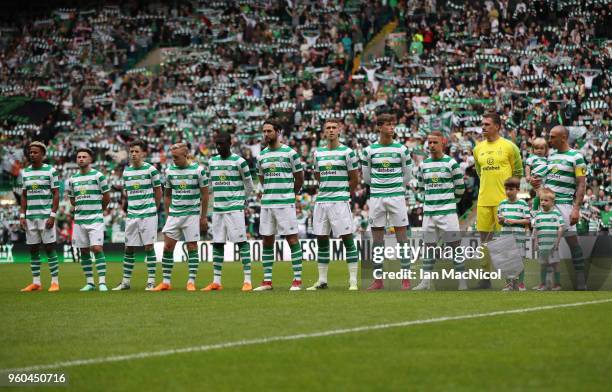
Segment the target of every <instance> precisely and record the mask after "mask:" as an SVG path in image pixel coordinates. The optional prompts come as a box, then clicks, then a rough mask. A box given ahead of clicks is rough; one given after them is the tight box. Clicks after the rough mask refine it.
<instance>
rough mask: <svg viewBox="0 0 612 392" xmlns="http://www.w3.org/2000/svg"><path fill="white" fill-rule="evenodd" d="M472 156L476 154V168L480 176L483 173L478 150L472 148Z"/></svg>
mask: <svg viewBox="0 0 612 392" xmlns="http://www.w3.org/2000/svg"><path fill="white" fill-rule="evenodd" d="M472 156H474V170H476V175H477V176H478V177H480V175H481V174H482V168H481V167H480V163H479V162H478V150H477V149H474V150H472Z"/></svg>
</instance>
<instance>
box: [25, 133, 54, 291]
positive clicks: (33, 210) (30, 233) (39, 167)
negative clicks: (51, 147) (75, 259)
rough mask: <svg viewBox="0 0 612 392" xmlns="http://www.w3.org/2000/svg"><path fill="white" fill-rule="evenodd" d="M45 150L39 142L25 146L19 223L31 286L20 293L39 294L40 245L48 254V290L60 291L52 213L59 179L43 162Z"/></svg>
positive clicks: (49, 166)
mask: <svg viewBox="0 0 612 392" xmlns="http://www.w3.org/2000/svg"><path fill="white" fill-rule="evenodd" d="M46 152H47V147H46V146H45V145H44V144H43V143H41V142H32V143H30V145H29V146H28V157H29V159H30V163H31V164H30V166H28V167H26V168H25V169H23V170H22V172H21V176H20V178H19V181H20V183H21V185H22V187H23V190H22V192H21V212H20V214H19V222H20V224H21V227H22V228H23V229H24V230H25V232H26V244H28V245H29V246H30V260H31V270H32V284H30V285H28V286H27V287H25V288H23V289H22V290H21V291H39V290H41V283H40V245H41V244H43V245H44V248H45V251H46V253H47V261H48V263H49V271H50V272H51V286H50V287H49V291H59V280H58V273H59V269H58V265H57V253H56V251H55V245H56V233H55V214H56V213H57V208H58V206H59V178H58V176H57V173H56V172H55V169H54V168H53V166H51V165H48V164H46V163H43V160H44V159H45V155H46Z"/></svg>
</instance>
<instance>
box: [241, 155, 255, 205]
mask: <svg viewBox="0 0 612 392" xmlns="http://www.w3.org/2000/svg"><path fill="white" fill-rule="evenodd" d="M239 170H240V175H241V176H242V183H243V184H244V193H245V196H246V197H249V196H250V195H252V194H253V191H254V189H255V186H254V185H253V177H251V170H250V169H249V164H248V163H247V162H246V161H245V160H244V159H243V160H242V162H241V163H240V168H239Z"/></svg>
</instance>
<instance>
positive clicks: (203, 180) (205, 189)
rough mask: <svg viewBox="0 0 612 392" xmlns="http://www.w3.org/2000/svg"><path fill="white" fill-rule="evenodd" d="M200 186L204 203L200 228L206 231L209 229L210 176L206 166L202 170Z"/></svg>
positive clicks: (202, 202)
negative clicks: (205, 168)
mask: <svg viewBox="0 0 612 392" xmlns="http://www.w3.org/2000/svg"><path fill="white" fill-rule="evenodd" d="M199 186H200V200H201V204H202V210H201V211H200V228H201V229H202V231H203V232H204V233H206V231H208V176H207V175H206V171H205V170H204V168H201V170H200V175H199Z"/></svg>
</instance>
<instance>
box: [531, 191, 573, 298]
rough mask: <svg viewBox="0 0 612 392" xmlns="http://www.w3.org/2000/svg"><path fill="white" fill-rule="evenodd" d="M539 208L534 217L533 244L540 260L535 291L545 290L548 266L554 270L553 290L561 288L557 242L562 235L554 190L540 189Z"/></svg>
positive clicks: (561, 223) (561, 219)
mask: <svg viewBox="0 0 612 392" xmlns="http://www.w3.org/2000/svg"><path fill="white" fill-rule="evenodd" d="M540 204H541V208H540V210H539V211H538V212H536V214H535V218H534V226H533V229H534V230H533V231H534V237H535V246H536V250H537V251H538V261H539V262H540V285H539V286H538V287H537V288H536V290H537V291H545V290H546V274H547V270H548V267H549V266H550V267H551V268H552V270H553V271H554V285H553V287H552V290H553V291H559V290H561V273H560V272H559V262H560V259H559V242H560V241H561V238H562V237H563V225H564V224H565V223H564V221H563V216H562V215H561V213H560V212H559V210H558V209H556V208H555V192H553V191H552V190H550V189H548V188H543V189H542V190H540Z"/></svg>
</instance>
